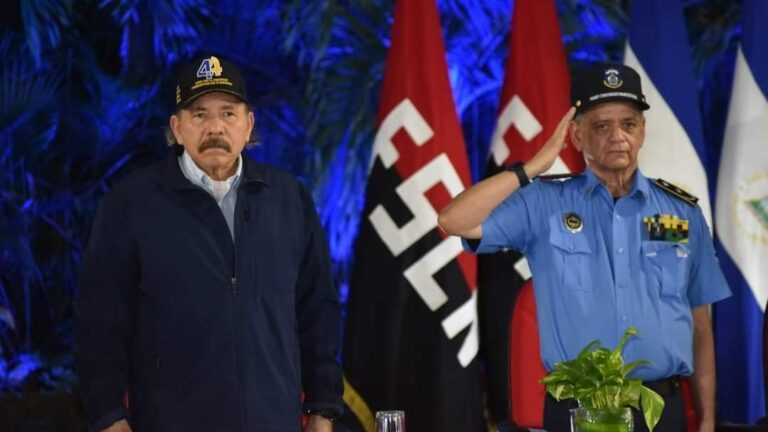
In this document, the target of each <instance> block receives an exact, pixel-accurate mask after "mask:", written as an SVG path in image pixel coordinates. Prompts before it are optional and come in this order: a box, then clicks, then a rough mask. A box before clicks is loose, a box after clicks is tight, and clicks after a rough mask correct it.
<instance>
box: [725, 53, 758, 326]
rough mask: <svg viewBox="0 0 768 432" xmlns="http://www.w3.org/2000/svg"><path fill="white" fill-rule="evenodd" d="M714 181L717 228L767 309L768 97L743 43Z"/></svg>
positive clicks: (727, 248)
mask: <svg viewBox="0 0 768 432" xmlns="http://www.w3.org/2000/svg"><path fill="white" fill-rule="evenodd" d="M733 82H734V84H733V92H732V94H731V102H730V108H729V112H728V121H727V124H726V129H725V140H724V144H723V153H722V156H721V159H720V175H719V176H718V183H717V209H716V211H717V233H718V236H719V237H720V241H721V243H722V244H723V246H724V247H725V249H726V250H727V251H728V254H729V255H730V256H731V258H733V261H734V263H735V264H736V266H737V267H738V268H739V270H740V271H741V274H742V275H743V276H744V279H746V281H747V283H749V286H750V288H751V290H752V292H753V293H754V295H755V300H756V301H757V304H758V305H759V306H760V308H761V309H762V310H763V312H765V304H766V301H768V271H766V263H768V100H767V99H766V96H765V95H763V93H762V92H761V91H760V88H759V87H758V85H757V82H756V81H755V78H754V76H753V75H752V71H751V70H750V68H749V65H748V64H747V61H746V59H745V57H744V53H743V52H742V50H741V48H739V50H738V54H737V58H736V68H735V70H734V81H733Z"/></svg>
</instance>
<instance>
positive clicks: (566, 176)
mask: <svg viewBox="0 0 768 432" xmlns="http://www.w3.org/2000/svg"><path fill="white" fill-rule="evenodd" d="M580 175H582V173H565V174H549V175H540V176H537V177H536V178H537V179H539V180H546V181H552V180H567V179H569V178H571V177H578V176H580Z"/></svg>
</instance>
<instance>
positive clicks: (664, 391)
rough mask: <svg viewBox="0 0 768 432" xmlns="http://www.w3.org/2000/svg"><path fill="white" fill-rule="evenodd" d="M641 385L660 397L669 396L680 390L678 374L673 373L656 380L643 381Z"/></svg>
mask: <svg viewBox="0 0 768 432" xmlns="http://www.w3.org/2000/svg"><path fill="white" fill-rule="evenodd" d="M643 385H644V386H646V387H648V388H649V389H651V390H653V391H655V392H656V393H658V394H659V396H661V397H670V396H674V395H675V394H677V393H678V392H679V391H680V376H679V375H675V376H672V377H669V378H664V379H660V380H656V381H643Z"/></svg>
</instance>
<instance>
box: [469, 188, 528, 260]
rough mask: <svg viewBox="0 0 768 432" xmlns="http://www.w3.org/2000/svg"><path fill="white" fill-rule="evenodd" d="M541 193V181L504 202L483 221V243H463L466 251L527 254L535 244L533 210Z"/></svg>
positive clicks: (517, 192)
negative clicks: (532, 242)
mask: <svg viewBox="0 0 768 432" xmlns="http://www.w3.org/2000/svg"><path fill="white" fill-rule="evenodd" d="M540 193H541V190H540V187H539V184H538V181H536V182H534V183H531V184H530V185H529V186H527V187H526V188H525V189H519V190H518V191H516V192H515V193H513V194H512V195H510V196H509V197H508V198H507V199H505V200H504V201H502V202H501V204H499V205H498V206H497V207H496V208H495V209H493V211H492V212H491V214H490V215H489V216H488V218H487V219H486V220H485V221H483V223H482V227H483V237H482V238H480V239H479V241H477V240H475V241H472V240H468V239H462V244H463V246H464V250H466V251H468V252H473V253H493V252H499V251H502V250H506V249H514V250H518V251H522V252H525V250H526V248H527V245H528V243H529V242H530V240H531V232H532V231H531V216H530V210H531V209H532V208H535V206H536V204H535V203H534V201H535V200H536V199H537V198H538V194H540Z"/></svg>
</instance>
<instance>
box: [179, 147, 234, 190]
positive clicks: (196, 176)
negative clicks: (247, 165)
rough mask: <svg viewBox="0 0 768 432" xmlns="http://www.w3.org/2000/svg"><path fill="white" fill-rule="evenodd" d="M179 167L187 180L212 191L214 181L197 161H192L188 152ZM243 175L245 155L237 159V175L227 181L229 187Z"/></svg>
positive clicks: (181, 158)
mask: <svg viewBox="0 0 768 432" xmlns="http://www.w3.org/2000/svg"><path fill="white" fill-rule="evenodd" d="M179 165H180V166H181V172H182V173H184V177H186V178H187V180H189V181H191V182H192V183H193V184H195V185H197V186H200V187H201V188H203V189H205V190H210V189H211V186H210V185H211V184H212V182H213V179H211V177H210V176H208V174H206V173H205V171H203V170H201V169H200V167H198V166H197V164H196V163H195V161H194V160H192V157H191V156H190V155H189V153H187V152H186V151H184V152H183V153H182V154H181V156H180V157H179ZM242 173H243V155H239V156H238V157H237V169H236V170H235V173H234V174H233V175H232V176H231V177H229V178H228V179H227V180H226V182H227V186H228V187H230V188H231V187H232V185H233V184H234V183H235V182H236V181H237V179H239V178H240V175H241V174H242Z"/></svg>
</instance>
